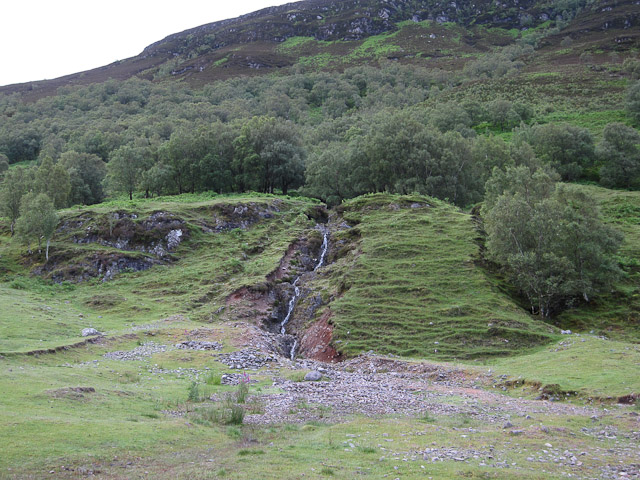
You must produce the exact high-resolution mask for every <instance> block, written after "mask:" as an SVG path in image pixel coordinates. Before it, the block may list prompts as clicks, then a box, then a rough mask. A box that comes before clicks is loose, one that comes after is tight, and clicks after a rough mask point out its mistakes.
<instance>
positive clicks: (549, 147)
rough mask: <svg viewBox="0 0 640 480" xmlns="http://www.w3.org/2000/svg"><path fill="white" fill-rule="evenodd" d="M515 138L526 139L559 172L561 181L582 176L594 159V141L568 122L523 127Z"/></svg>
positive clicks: (539, 155)
mask: <svg viewBox="0 0 640 480" xmlns="http://www.w3.org/2000/svg"><path fill="white" fill-rule="evenodd" d="M517 137H518V140H523V141H526V142H528V143H529V144H530V145H531V146H532V147H533V149H534V151H535V153H536V155H537V156H538V157H539V158H540V159H541V160H542V161H543V162H546V163H548V164H549V165H551V166H552V167H553V168H554V169H556V170H557V171H558V173H560V175H561V176H562V179H563V180H568V181H571V180H576V179H578V178H580V177H582V176H584V172H585V170H586V169H588V168H589V167H591V166H592V165H593V162H594V160H595V144H594V140H593V136H592V135H591V133H590V132H589V131H588V130H587V129H584V128H580V127H576V126H573V125H569V124H566V123H564V124H559V125H556V124H546V125H534V126H532V127H523V128H521V129H519V130H518V132H517Z"/></svg>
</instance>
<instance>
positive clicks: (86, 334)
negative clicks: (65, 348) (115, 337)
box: [82, 328, 102, 337]
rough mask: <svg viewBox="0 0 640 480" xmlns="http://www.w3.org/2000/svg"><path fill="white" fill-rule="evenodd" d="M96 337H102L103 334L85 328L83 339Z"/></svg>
mask: <svg viewBox="0 0 640 480" xmlns="http://www.w3.org/2000/svg"><path fill="white" fill-rule="evenodd" d="M95 335H102V333H100V332H99V331H98V330H96V329H95V328H85V329H83V330H82V336H83V337H92V336H95Z"/></svg>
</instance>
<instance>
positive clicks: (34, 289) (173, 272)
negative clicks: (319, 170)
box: [0, 195, 315, 352]
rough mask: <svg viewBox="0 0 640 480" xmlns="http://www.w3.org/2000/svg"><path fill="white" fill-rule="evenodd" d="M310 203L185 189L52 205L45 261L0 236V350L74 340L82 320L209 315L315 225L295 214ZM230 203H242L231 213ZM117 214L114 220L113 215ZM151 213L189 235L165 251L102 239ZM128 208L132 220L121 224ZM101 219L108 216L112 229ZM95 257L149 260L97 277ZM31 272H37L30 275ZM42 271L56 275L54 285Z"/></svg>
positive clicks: (119, 323)
mask: <svg viewBox="0 0 640 480" xmlns="http://www.w3.org/2000/svg"><path fill="white" fill-rule="evenodd" d="M314 205H315V203H314V202H312V201H309V200H291V199H286V198H276V197H270V196H235V197H220V198H216V197H214V198H211V196H189V195H185V196H181V197H169V198H167V199H164V200H163V199H159V200H153V201H144V200H135V201H133V202H128V201H123V202H120V201H118V202H113V203H105V204H101V205H95V206H92V207H89V208H80V209H70V210H67V211H63V212H61V216H62V220H61V226H60V227H59V229H58V232H57V233H56V235H55V236H54V239H53V242H52V246H51V259H50V261H49V263H48V264H47V266H46V267H45V268H43V266H42V263H41V262H42V261H43V260H44V258H43V257H42V256H41V255H39V254H38V253H37V252H36V253H34V254H32V255H29V254H28V252H27V251H26V247H24V246H22V245H20V243H19V241H18V239H17V238H10V237H9V236H8V235H6V234H5V235H2V236H0V273H2V275H3V279H4V283H3V287H2V291H1V293H0V301H1V302H2V306H3V307H4V308H3V311H5V312H11V314H8V313H7V316H6V318H5V319H4V320H5V322H6V323H3V325H2V328H3V333H4V335H2V338H1V339H0V351H3V352H8V351H16V350H30V349H39V348H41V347H43V346H46V347H51V346H54V345H56V344H65V343H73V342H74V341H76V340H77V339H78V338H77V337H78V336H79V335H80V331H81V330H82V328H86V327H94V328H96V329H98V330H100V331H105V332H109V333H117V332H119V331H121V330H123V329H126V328H127V327H131V326H133V325H136V324H141V323H145V322H146V323H151V322H155V321H158V320H161V319H163V318H165V317H169V316H172V315H188V316H189V318H192V319H193V320H201V321H211V320H213V319H215V313H214V312H215V311H216V310H218V309H219V308H220V306H222V305H223V304H224V299H225V297H226V296H227V295H229V294H230V293H231V292H233V291H234V290H236V289H238V288H240V287H242V286H245V285H252V284H254V283H258V282H260V281H264V278H265V276H266V275H267V274H268V273H269V272H271V271H272V270H273V269H274V268H275V267H276V266H277V265H278V262H279V260H280V258H281V256H282V255H283V252H285V251H286V249H287V247H288V245H289V243H290V242H292V241H293V240H294V239H296V238H297V237H298V236H299V235H300V233H301V232H302V230H303V229H305V228H308V227H309V225H310V224H311V225H313V224H315V222H312V221H310V220H309V219H308V218H307V217H306V216H305V215H304V212H305V211H306V210H307V209H308V208H311V207H313V206H314ZM236 208H237V209H239V210H238V211H239V212H242V209H243V208H244V209H246V210H245V211H244V213H239V214H234V210H235V209H236ZM259 212H263V215H265V212H269V213H266V215H268V216H269V217H270V218H262V217H260V213H259ZM116 213H117V214H118V216H119V218H122V219H123V220H119V221H114V220H113V218H114V215H115V214H116ZM159 213H170V214H171V216H172V218H174V219H180V221H182V222H183V224H182V225H183V226H182V228H183V229H184V231H185V233H186V232H189V239H188V240H186V241H185V242H184V243H182V244H181V245H180V246H179V247H178V248H177V249H176V250H175V251H174V252H171V253H170V254H168V255H166V256H165V257H163V258H161V259H159V258H157V257H156V256H155V255H153V254H152V253H147V252H142V251H139V250H126V249H119V248H116V247H113V246H111V245H108V244H102V243H105V242H111V241H116V240H117V238H124V237H126V236H127V235H128V233H127V231H126V230H125V227H129V228H135V225H142V224H143V223H145V222H147V221H148V219H149V217H150V216H152V215H154V214H155V215H156V216H157V215H158V214H159ZM131 215H135V217H136V218H135V220H133V221H131V222H125V220H124V219H127V218H128V216H131ZM79 219H81V220H79ZM109 219H111V221H112V222H113V224H112V228H113V235H111V236H110V235H109V234H108V229H109ZM216 222H217V223H216ZM243 222H244V223H243ZM207 225H208V226H207ZM209 227H211V228H213V229H216V228H217V229H218V230H211V229H210V228H209ZM207 229H208V230H209V233H206V231H205V230H207ZM89 231H93V232H97V233H98V237H97V238H95V239H94V241H92V242H90V243H77V242H80V241H83V242H84V241H85V240H84V239H85V236H86V235H87V232H89ZM156 231H157V230H153V229H152V230H150V231H149V232H150V233H149V232H147V233H148V235H149V236H148V237H146V241H147V242H153V241H154V239H153V232H156ZM101 233H102V234H104V236H103V237H101V236H100V234H101ZM138 233H140V232H138ZM165 233H166V232H165ZM118 235H120V236H118ZM89 238H93V237H89ZM74 239H75V241H74ZM151 244H152V243H148V244H147V246H148V245H151ZM131 247H135V245H131ZM143 247H144V245H138V248H143ZM168 257H170V258H168ZM95 258H100V259H101V260H102V263H101V264H100V265H103V266H104V265H110V261H111V260H110V259H112V258H113V259H116V261H117V260H119V259H122V258H124V259H130V258H133V259H139V258H143V259H148V260H149V261H152V262H154V263H150V264H149V266H151V268H150V269H148V270H144V271H139V272H135V271H131V269H128V268H127V267H124V269H123V270H122V271H121V272H120V273H117V274H116V275H115V276H114V277H113V280H111V281H104V280H105V278H104V277H105V274H104V271H103V272H102V273H98V271H97V268H96V267H95V265H96V263H95V260H94V259H95ZM32 271H39V272H44V273H43V274H42V276H37V275H33V274H32ZM43 277H44V278H43ZM51 277H53V278H58V280H59V281H60V280H64V281H63V282H62V283H58V284H55V283H52V281H51ZM23 322H24V324H26V325H27V326H26V328H25V327H23V326H22V325H23Z"/></svg>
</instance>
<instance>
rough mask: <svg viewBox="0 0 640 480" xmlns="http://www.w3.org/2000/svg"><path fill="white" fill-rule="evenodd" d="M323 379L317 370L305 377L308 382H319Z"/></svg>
mask: <svg viewBox="0 0 640 480" xmlns="http://www.w3.org/2000/svg"><path fill="white" fill-rule="evenodd" d="M320 379H322V374H321V373H320V372H318V371H317V370H312V371H310V372H309V373H307V374H306V375H305V376H304V380H305V381H306V382H317V381H319V380H320Z"/></svg>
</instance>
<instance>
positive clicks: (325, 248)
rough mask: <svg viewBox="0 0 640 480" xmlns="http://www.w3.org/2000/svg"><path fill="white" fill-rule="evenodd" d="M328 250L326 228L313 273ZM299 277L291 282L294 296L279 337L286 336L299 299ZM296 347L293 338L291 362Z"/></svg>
mask: <svg viewBox="0 0 640 480" xmlns="http://www.w3.org/2000/svg"><path fill="white" fill-rule="evenodd" d="M328 250H329V229H328V228H326V229H324V232H323V239H322V247H321V248H320V259H319V260H318V263H317V264H316V266H315V267H314V268H313V271H314V272H315V271H316V270H318V269H319V268H320V267H322V266H323V265H324V262H325V259H326V257H327V251H328ZM301 276H302V275H299V276H298V277H296V279H295V280H294V281H293V288H294V294H293V297H291V300H289V305H288V307H287V315H286V316H285V317H284V320H283V321H282V323H281V324H280V334H281V335H286V334H287V323H289V320H290V319H291V315H292V314H293V310H294V308H296V303H298V298H300V287H298V281H299V280H300V277H301ZM297 346H298V340H297V339H295V338H294V340H293V346H292V347H291V350H290V351H289V358H290V359H291V360H293V359H294V357H295V355H296V348H297Z"/></svg>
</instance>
